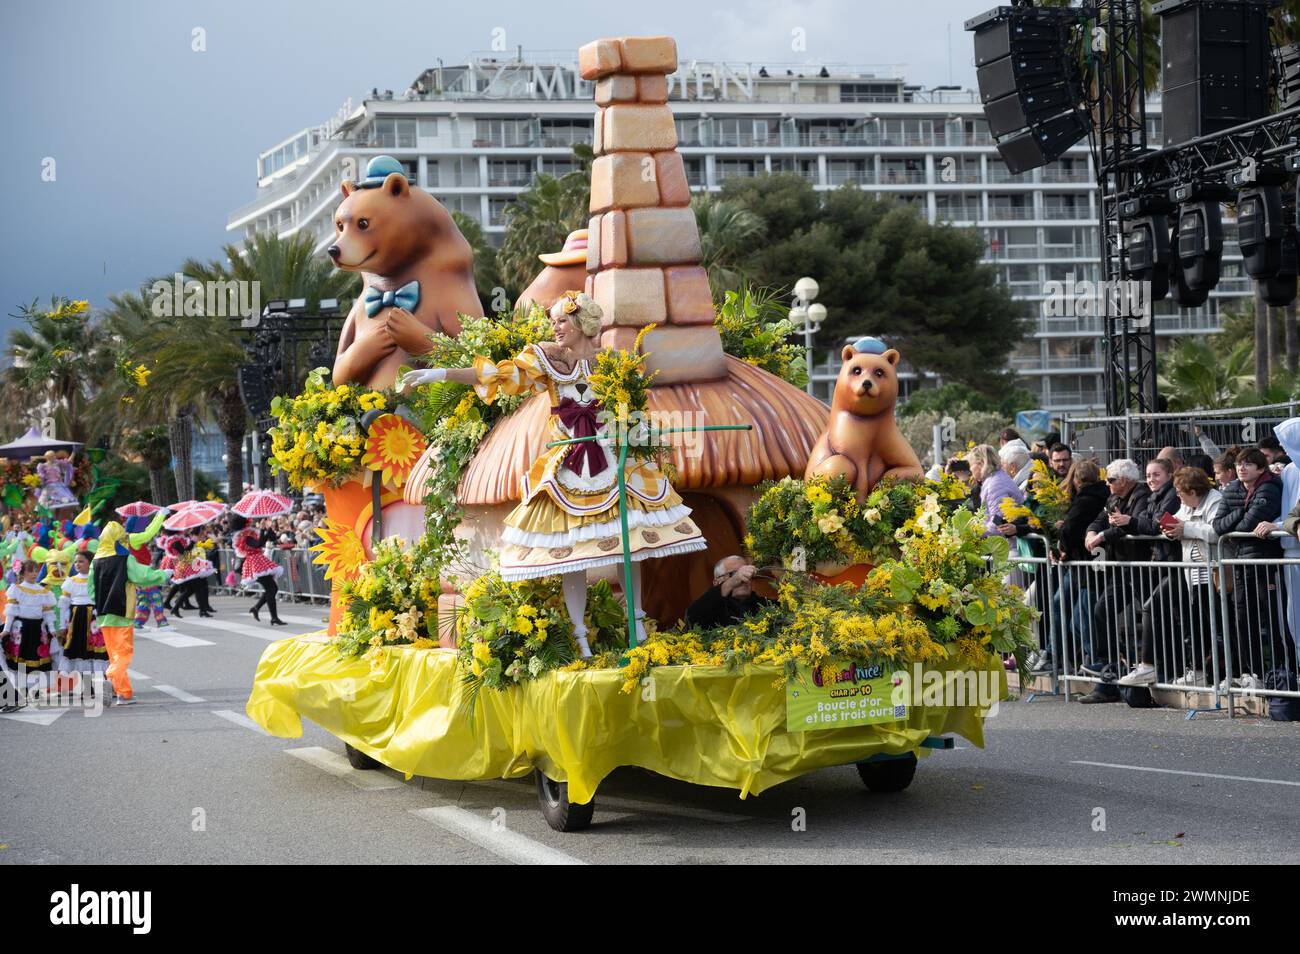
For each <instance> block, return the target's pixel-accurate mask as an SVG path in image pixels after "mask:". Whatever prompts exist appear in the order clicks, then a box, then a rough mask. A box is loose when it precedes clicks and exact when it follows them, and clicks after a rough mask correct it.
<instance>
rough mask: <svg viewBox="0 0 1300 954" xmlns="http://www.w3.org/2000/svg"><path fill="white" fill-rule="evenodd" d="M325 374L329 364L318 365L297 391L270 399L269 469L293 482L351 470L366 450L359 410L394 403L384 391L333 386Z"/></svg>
mask: <svg viewBox="0 0 1300 954" xmlns="http://www.w3.org/2000/svg"><path fill="white" fill-rule="evenodd" d="M328 374H329V369H328V368H316V369H315V370H314V371H312V372H311V373H310V374H308V375H307V381H306V383H305V384H304V385H303V390H302V393H301V394H299V395H298V396H297V397H292V398H284V397H280V396H276V397H275V398H274V399H273V400H272V401H271V416H272V417H274V418H276V420H277V421H278V422H279V423H277V424H276V426H275V427H273V428H271V470H272V471H273V472H274V473H283V474H284V475H285V477H286V478H287V479H288V481H289V483H290V484H291V485H292V486H293V487H295V488H303V487H313V486H318V485H320V484H323V483H330V484H338V483H341V482H342V481H344V480H345V479H347V478H348V477H349V476H351V475H352V474H354V473H355V472H356V471H357V470H358V469H359V468H360V467H361V458H362V455H363V454H364V453H365V437H364V436H363V434H362V428H361V418H362V416H364V415H365V414H366V412H367V411H374V410H391V409H392V407H393V402H392V399H391V398H390V397H389V396H388V395H387V394H386V393H385V392H382V391H366V390H363V389H361V388H358V387H355V386H353V385H350V384H341V385H339V386H338V387H331V386H330V385H329V384H327V383H326V377H327V375H328Z"/></svg>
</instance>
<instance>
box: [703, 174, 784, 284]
mask: <svg viewBox="0 0 1300 954" xmlns="http://www.w3.org/2000/svg"><path fill="white" fill-rule="evenodd" d="M691 207H692V208H693V209H694V210H695V224H696V227H697V228H698V230H699V233H700V250H701V257H700V264H701V265H702V266H703V267H704V270H705V271H706V272H708V275H709V283H710V285H711V286H712V288H713V297H714V298H715V299H716V298H718V297H720V296H721V294H722V293H723V292H724V291H725V290H726V289H729V288H736V287H738V286H740V285H742V284H745V283H746V282H747V280H748V277H749V262H750V260H751V259H752V258H753V252H754V248H755V246H756V245H757V244H758V243H759V242H760V241H761V240H762V238H763V234H764V232H766V230H767V225H766V223H764V221H763V220H762V219H761V218H759V217H758V216H757V215H756V214H755V213H753V212H751V211H750V210H749V209H747V208H745V207H744V206H743V205H741V204H740V203H738V202H734V201H728V200H724V199H720V198H718V197H717V196H715V195H708V194H696V195H695V196H693V197H692V199H691Z"/></svg>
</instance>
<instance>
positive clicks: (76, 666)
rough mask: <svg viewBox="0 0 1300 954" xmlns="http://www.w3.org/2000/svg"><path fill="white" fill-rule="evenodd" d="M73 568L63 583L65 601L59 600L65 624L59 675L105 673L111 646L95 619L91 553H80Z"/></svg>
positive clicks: (60, 616)
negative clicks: (106, 643)
mask: <svg viewBox="0 0 1300 954" xmlns="http://www.w3.org/2000/svg"><path fill="white" fill-rule="evenodd" d="M72 569H73V572H72V575H71V576H69V577H68V578H67V579H66V580H65V581H64V583H63V598H62V599H61V600H60V601H59V619H60V620H61V621H62V624H63V636H62V637H61V639H62V642H63V658H62V660H60V663H59V672H64V673H74V672H79V673H83V674H94V673H102V672H104V671H105V670H107V669H108V647H107V646H105V645H104V633H103V632H102V631H101V630H100V628H99V621H98V620H96V619H95V606H94V603H93V601H92V600H91V598H90V553H89V552H87V551H86V550H82V551H81V552H79V553H78V554H77V555H76V557H75V558H74V560H73V563H72ZM84 685H85V684H84V683H83V687H84Z"/></svg>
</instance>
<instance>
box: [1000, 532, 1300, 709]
mask: <svg viewBox="0 0 1300 954" xmlns="http://www.w3.org/2000/svg"><path fill="white" fill-rule="evenodd" d="M1271 536H1272V537H1273V538H1275V539H1283V538H1285V537H1286V534H1283V533H1281V532H1280V531H1278V532H1274V533H1273V534H1272V535H1271ZM1234 538H1251V539H1254V536H1253V534H1245V533H1234V534H1228V535H1226V536H1225V537H1224V538H1223V540H1222V541H1220V544H1217V545H1210V546H1208V547H1207V548H1206V558H1205V560H1204V561H1203V562H1186V561H1183V560H1182V559H1181V554H1182V551H1181V546H1180V545H1179V544H1178V542H1177V541H1169V540H1167V539H1166V538H1165V537H1163V536H1161V537H1140V536H1136V535H1134V536H1128V537H1124V538H1123V542H1122V543H1121V544H1120V545H1119V546H1122V547H1126V548H1129V549H1130V552H1129V554H1128V555H1130V556H1135V555H1140V554H1141V549H1142V548H1144V547H1151V548H1153V550H1154V548H1155V547H1157V546H1159V545H1160V544H1165V545H1166V546H1170V547H1176V548H1177V549H1174V550H1172V551H1170V552H1171V553H1172V554H1177V556H1178V557H1179V558H1178V559H1169V560H1157V559H1130V560H1117V559H1113V558H1112V557H1111V554H1110V553H1105V552H1103V553H1102V554H1100V555H1099V556H1098V558H1096V559H1093V560H1085V561H1057V560H1055V559H1054V558H1047V557H1030V556H1018V557H1015V558H1014V559H1015V562H1016V563H1017V564H1018V566H1019V569H1018V570H1016V571H1015V572H1013V573H1012V574H1011V575H1010V576H1009V578H1008V579H1009V582H1012V583H1017V584H1019V585H1022V586H1025V588H1026V602H1030V603H1032V605H1034V606H1036V607H1037V608H1038V609H1039V610H1040V612H1041V613H1042V617H1041V619H1040V620H1039V622H1038V624H1037V625H1038V636H1039V645H1040V646H1041V647H1042V648H1043V649H1044V650H1047V651H1048V652H1049V653H1050V664H1048V665H1045V666H1041V667H1038V668H1037V669H1036V674H1038V675H1040V676H1041V675H1046V676H1048V677H1050V679H1051V685H1052V693H1053V694H1064V696H1065V699H1066V701H1069V698H1070V695H1071V692H1072V690H1073V689H1074V687H1075V686H1076V685H1085V684H1093V685H1096V684H1099V683H1104V682H1113V681H1114V680H1115V679H1117V678H1119V677H1121V676H1123V675H1125V674H1126V673H1127V672H1129V671H1130V670H1131V669H1132V668H1133V667H1134V666H1136V665H1137V664H1138V662H1139V661H1145V662H1149V663H1152V664H1154V665H1155V667H1156V682H1154V683H1147V684H1145V688H1149V689H1160V690H1166V691H1174V692H1180V693H1183V694H1185V695H1187V696H1189V697H1190V696H1201V697H1204V699H1205V700H1206V704H1198V703H1197V702H1196V701H1195V700H1192V699H1189V702H1192V703H1193V704H1192V705H1190V706H1189V711H1188V718H1191V717H1192V716H1193V715H1195V713H1196V712H1199V711H1207V710H1220V709H1223V708H1225V707H1226V708H1227V709H1228V713H1229V716H1230V717H1233V716H1235V708H1236V702H1237V701H1238V700H1242V699H1245V698H1250V697H1265V698H1266V697H1284V698H1297V697H1300V691H1297V687H1298V686H1300V668H1298V665H1300V664H1298V657H1300V653H1298V652H1297V646H1298V645H1300V625H1297V626H1296V629H1295V630H1294V631H1292V630H1291V629H1290V628H1289V627H1288V617H1289V615H1290V616H1291V618H1292V619H1293V621H1294V622H1296V623H1300V551H1295V552H1296V556H1295V557H1294V558H1285V557H1284V558H1281V559H1274V560H1254V559H1239V558H1236V557H1234V556H1232V555H1231V554H1232V553H1233V552H1234V551H1233V549H1232V544H1231V541H1232V540H1233V539H1234ZM1021 539H1025V540H1028V541H1031V546H1033V547H1034V548H1035V550H1038V549H1040V548H1041V549H1047V541H1046V540H1045V539H1044V538H1043V537H1041V536H1039V535H1037V534H1035V535H1031V536H1028V537H1023V538H1021ZM1225 543H1226V544H1227V545H1226V546H1225V545H1222V544H1225ZM1135 548H1136V549H1138V551H1139V553H1138V554H1134V553H1132V552H1131V551H1132V549H1135ZM1110 549H1111V551H1115V550H1118V549H1119V547H1116V546H1112V547H1111V548H1110ZM1225 554H1227V555H1225ZM1288 587H1289V588H1290V594H1288ZM1293 600H1294V601H1297V604H1298V605H1297V606H1296V608H1295V609H1294V610H1292V607H1291V603H1292V602H1293ZM1107 666H1109V667H1111V671H1107ZM1036 695H1038V693H1030V694H1029V695H1028V696H1027V700H1032V699H1033V698H1034V697H1035V696H1036Z"/></svg>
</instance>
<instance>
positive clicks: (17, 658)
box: [5, 560, 55, 684]
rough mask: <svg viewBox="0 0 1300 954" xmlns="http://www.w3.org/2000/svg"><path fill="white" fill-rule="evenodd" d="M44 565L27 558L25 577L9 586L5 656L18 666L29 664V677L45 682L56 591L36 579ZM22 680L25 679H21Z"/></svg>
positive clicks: (30, 679)
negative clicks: (53, 592) (54, 592)
mask: <svg viewBox="0 0 1300 954" xmlns="http://www.w3.org/2000/svg"><path fill="white" fill-rule="evenodd" d="M40 572H41V565H40V564H39V563H37V562H36V561H35V560H25V561H23V567H22V577H21V579H19V581H18V582H17V583H15V584H13V586H11V587H9V591H8V593H7V594H6V595H7V596H8V600H7V602H6V603H5V636H6V639H5V659H6V660H7V661H8V663H9V665H10V666H12V667H14V668H15V669H17V668H18V667H19V666H25V667H26V669H27V674H28V675H27V681H28V682H29V683H30V682H32V681H33V677H35V680H36V681H37V682H38V683H40V684H43V683H44V681H45V678H46V677H45V674H46V673H48V672H49V671H50V668H51V660H50V639H51V638H52V637H53V635H54V606H55V603H54V594H52V593H51V592H50V591H49V589H48V588H47V587H45V586H43V585H42V584H40V583H38V582H36V578H37V576H39V575H40ZM20 682H21V680H20Z"/></svg>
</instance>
